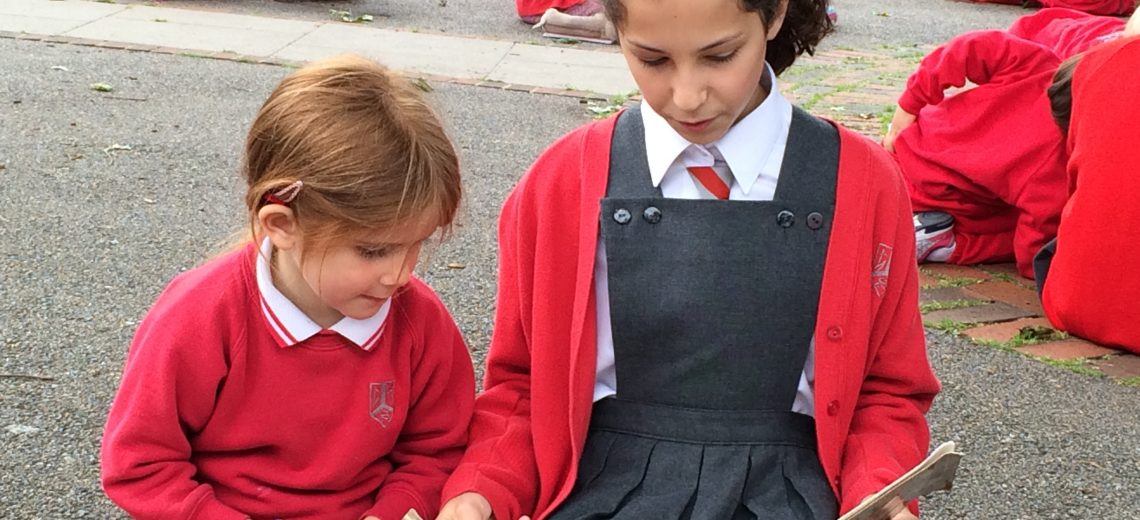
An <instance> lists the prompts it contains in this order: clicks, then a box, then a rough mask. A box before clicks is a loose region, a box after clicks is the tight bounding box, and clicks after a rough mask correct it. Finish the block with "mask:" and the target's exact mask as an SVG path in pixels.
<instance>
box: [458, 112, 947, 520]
mask: <svg viewBox="0 0 1140 520" xmlns="http://www.w3.org/2000/svg"><path fill="white" fill-rule="evenodd" d="M615 120H616V118H610V119H608V120H605V121H601V122H597V123H593V124H591V125H588V126H585V127H583V128H580V129H578V130H576V131H574V132H572V133H571V134H569V135H567V136H565V137H563V138H562V139H561V140H559V141H558V142H556V143H555V144H554V145H552V146H551V147H550V148H549V149H548V150H547V151H546V152H545V153H544V154H543V155H542V156H541V157H540V158H539V159H538V161H537V162H536V163H535V165H534V166H533V167H532V168H531V170H530V171H529V172H528V173H527V174H526V175H525V176H524V177H523V179H522V180H521V181H520V182H519V184H518V186H517V187H516V188H515V189H514V191H513V192H512V193H511V195H510V197H509V198H508V199H507V201H506V203H505V205H504V207H503V213H502V216H501V218H500V221H499V248H500V249H499V262H500V263H499V289H498V300H497V305H496V316H495V331H494V335H493V337H492V339H491V349H490V352H489V354H488V358H487V371H486V380H485V383H484V392H483V394H481V395H480V397H479V398H478V400H477V401H476V411H475V418H474V419H473V421H472V426H471V441H470V444H469V447H468V450H467V453H466V454H465V455H464V457H463V462H462V463H461V464H460V465H459V467H458V468H457V469H456V471H455V473H454V474H453V475H452V477H451V478H450V479H449V480H448V482H447V486H446V487H445V488H444V493H443V495H444V498H445V499H448V498H451V497H455V496H457V495H459V494H460V493H463V492H465V491H476V492H478V493H481V494H482V495H483V496H485V497H487V499H488V500H489V501H490V502H491V505H492V507H493V508H494V511H495V517H496V518H498V519H499V520H516V519H518V518H519V516H520V515H533V516H535V518H536V520H542V519H543V518H545V517H547V516H548V515H549V514H550V513H551V512H552V511H553V510H554V509H555V508H556V507H557V506H558V505H559V504H560V503H561V502H562V501H563V500H565V498H566V497H567V495H568V494H569V493H570V490H571V488H572V486H573V485H574V478H575V476H576V474H577V470H578V469H577V465H578V458H579V457H580V456H581V454H582V448H583V445H584V443H585V441H586V433H587V428H588V426H589V423H590V411H591V406H592V404H593V391H594V378H595V368H596V366H595V365H596V362H597V329H596V322H595V318H596V313H595V309H594V305H595V295H594V281H593V273H594V260H595V253H596V249H597V243H598V222H599V211H600V204H599V201H600V200H601V199H602V197H603V196H604V194H605V191H606V183H607V179H608V177H607V173H608V168H609V153H610V139H611V136H612V135H613V128H614V121H615ZM840 135H841V136H842V137H841V139H842V141H841V144H840V150H841V154H840V172H839V182H838V187H837V195H836V196H837V202H836V208H835V220H834V228H833V231H832V232H831V238H830V245H829V248H830V249H829V252H828V255H827V262H826V266H825V268H824V275H823V286H822V290H821V293H820V304H819V317H818V321H817V323H816V328H815V337H816V339H817V342H816V351H815V356H816V357H815V370H816V380H815V388H814V390H815V409H816V410H817V413H816V417H815V420H816V428H817V435H818V444H819V456H820V460H821V463H822V466H823V468H824V471H825V472H826V473H827V477H828V479H829V481H830V482H831V484H832V486H833V487H832V489H833V490H834V491H835V492H836V495H837V496H838V497H840V500H841V507H842V508H843V509H844V510H847V509H850V508H851V507H853V506H854V505H856V504H857V503H858V502H859V501H860V500H861V499H862V498H864V497H865V496H867V495H868V494H870V493H872V492H875V491H878V490H879V489H881V488H882V487H883V486H884V485H886V484H888V483H889V482H891V481H892V480H893V479H894V478H896V477H898V476H899V475H901V474H902V473H903V472H905V471H906V470H908V469H910V468H911V467H912V466H914V465H915V464H916V463H918V462H919V461H920V460H921V459H922V458H923V457H924V456H925V454H926V450H927V446H928V442H929V434H928V431H927V425H926V420H925V418H924V414H925V413H926V411H927V410H928V409H929V407H930V404H931V401H932V400H933V398H934V395H935V393H937V392H938V388H939V386H938V381H937V380H936V379H935V378H934V375H933V374H932V373H931V370H930V365H929V362H928V360H927V357H926V349H925V340H924V337H923V328H922V321H921V317H920V315H919V312H918V278H917V276H918V274H917V268H916V265H915V263H914V228H913V223H912V219H911V210H910V204H909V203H908V201H907V195H906V188H905V186H904V185H903V182H902V179H901V178H900V177H899V175H898V171H897V168H896V167H895V166H894V164H893V163H892V162H891V160H890V157H889V156H887V155H886V153H885V152H884V151H882V149H881V148H879V147H878V146H876V145H875V144H874V143H872V142H871V141H869V140H867V139H866V138H863V137H861V136H858V135H856V134H854V133H852V132H849V131H847V130H842V131H841V134H840Z"/></svg>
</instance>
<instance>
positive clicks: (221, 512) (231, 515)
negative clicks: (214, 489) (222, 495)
mask: <svg viewBox="0 0 1140 520" xmlns="http://www.w3.org/2000/svg"><path fill="white" fill-rule="evenodd" d="M190 519H191V520H248V519H249V515H247V514H245V513H241V512H238V511H237V510H236V509H233V508H231V507H229V506H227V505H225V504H223V503H221V502H219V501H218V499H216V498H214V497H213V495H212V494H211V495H210V496H208V497H206V498H205V499H203V500H202V502H201V503H200V504H198V507H196V508H194V512H193V513H191V514H190Z"/></svg>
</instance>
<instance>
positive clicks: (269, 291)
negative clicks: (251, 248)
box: [256, 239, 392, 350]
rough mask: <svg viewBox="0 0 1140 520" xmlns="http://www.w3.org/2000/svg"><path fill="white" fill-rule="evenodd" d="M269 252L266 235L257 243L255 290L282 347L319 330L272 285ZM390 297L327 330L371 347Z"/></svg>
mask: <svg viewBox="0 0 1140 520" xmlns="http://www.w3.org/2000/svg"><path fill="white" fill-rule="evenodd" d="M272 254H273V245H272V243H270V242H269V240H268V239H266V240H265V241H264V242H262V243H261V254H259V255H257V261H256V262H257V265H256V271H257V290H258V293H260V295H261V311H262V313H263V314H264V316H265V320H266V321H267V322H268V323H269V328H270V329H271V330H272V331H273V335H274V336H275V337H276V338H277V340H278V342H279V343H280V344H281V346H283V347H291V346H293V345H296V344H297V343H300V342H302V341H305V340H307V339H309V338H311V337H313V336H314V335H316V334H317V333H318V332H320V331H321V326H320V325H317V323H316V322H314V321H313V320H312V319H311V318H309V316H308V315H306V314H305V313H304V312H302V311H301V309H300V308H298V307H297V305H296V304H294V303H293V301H292V300H290V299H289V298H286V297H285V295H284V294H282V293H281V291H279V290H278V289H277V287H276V286H274V285H273V275H272V273H271V272H270V266H269V258H270V257H271V255H272ZM391 306H392V299H391V298H389V299H388V301H386V302H384V305H382V306H380V310H379V311H376V314H373V315H372V316H369V317H368V318H365V319H362V320H357V319H353V318H349V317H348V316H345V317H343V318H341V319H340V321H338V322H336V324H334V325H333V326H332V327H329V330H331V331H333V332H336V333H337V334H340V335H341V336H342V337H344V338H345V339H347V340H349V341H351V342H352V343H353V344H355V345H356V346H358V347H360V348H362V349H364V350H372V347H374V346H376V342H377V341H378V340H379V339H380V336H381V333H383V332H384V324H385V322H386V321H387V318H388V311H389V310H390V309H391Z"/></svg>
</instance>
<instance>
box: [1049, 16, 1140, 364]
mask: <svg viewBox="0 0 1140 520" xmlns="http://www.w3.org/2000/svg"><path fill="white" fill-rule="evenodd" d="M1136 85H1140V37H1133V38H1128V39H1121V40H1117V41H1115V42H1112V43H1109V44H1105V45H1104V46H1102V47H1098V48H1097V49H1095V50H1093V51H1091V52H1090V53H1089V54H1087V55H1085V57H1084V58H1083V59H1082V60H1081V63H1080V64H1079V65H1077V69H1076V70H1075V71H1074V73H1073V115H1072V119H1071V122H1070V126H1069V148H1070V150H1071V151H1072V158H1071V159H1070V160H1069V181H1070V188H1071V189H1072V190H1073V193H1072V196H1071V197H1070V198H1069V202H1068V204H1066V205H1065V211H1064V213H1062V215H1061V227H1060V230H1059V231H1058V233H1057V254H1056V256H1054V258H1053V264H1052V266H1051V267H1050V269H1049V276H1048V278H1046V281H1045V289H1044V293H1043V295H1042V303H1043V304H1044V307H1045V314H1046V315H1047V316H1048V317H1049V321H1051V322H1052V323H1053V324H1054V325H1055V326H1057V327H1058V328H1060V329H1062V330H1065V331H1068V332H1070V333H1073V334H1075V335H1077V336H1081V337H1083V338H1087V339H1090V340H1092V341H1095V342H1097V343H1102V344H1105V345H1111V346H1114V347H1118V348H1123V349H1125V350H1129V351H1131V352H1133V353H1136V354H1140V305H1138V304H1137V303H1136V298H1137V295H1140V273H1138V272H1137V269H1136V265H1135V264H1136V259H1137V258H1140V241H1137V240H1136V236H1137V235H1136V227H1135V226H1136V223H1137V222H1140V204H1137V201H1140V176H1138V175H1137V172H1138V171H1140V146H1137V145H1136V142H1135V141H1136V135H1137V133H1136V128H1137V127H1136V125H1137V122H1138V121H1140V102H1138V101H1137V98H1136V97H1135V96H1131V97H1130V96H1128V95H1124V94H1123V93H1124V92H1128V91H1130V90H1131V91H1135V89H1136Z"/></svg>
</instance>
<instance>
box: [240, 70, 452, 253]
mask: <svg viewBox="0 0 1140 520" xmlns="http://www.w3.org/2000/svg"><path fill="white" fill-rule="evenodd" d="M242 170H243V174H244V176H245V180H246V184H247V187H248V191H247V192H246V196H245V203H246V207H247V208H248V210H249V216H250V230H251V232H252V235H253V236H257V235H258V229H257V221H258V219H257V212H258V210H259V209H260V208H261V206H263V205H264V204H265V201H266V196H267V195H271V194H273V193H275V192H277V191H279V190H281V189H283V188H286V187H288V186H290V185H294V184H295V183H296V182H297V181H301V182H302V183H303V186H302V187H301V188H300V190H299V191H298V192H297V194H296V197H295V198H293V199H292V200H291V201H289V202H288V206H289V207H290V208H291V209H292V210H293V212H294V215H295V217H296V219H297V222H298V225H299V226H300V228H301V233H302V237H303V239H305V240H306V241H312V242H313V243H316V244H328V243H331V242H334V241H336V240H338V239H344V238H347V237H348V236H350V235H352V234H354V233H360V232H362V231H365V230H375V229H378V228H390V227H393V226H397V225H400V224H403V223H407V222H409V221H412V220H415V221H422V220H421V219H430V220H428V221H429V222H431V221H433V220H434V222H435V224H436V225H437V227H439V228H443V230H444V231H445V232H446V231H449V230H450V228H451V224H452V222H453V220H454V219H455V214H456V210H457V209H458V206H459V201H460V197H461V194H462V193H461V191H462V188H461V186H460V179H459V159H458V157H457V156H456V154H455V149H454V147H452V145H451V141H450V140H449V139H448V138H447V135H446V133H445V132H444V130H443V126H442V125H441V124H440V121H439V119H438V117H436V114H435V112H434V111H433V110H432V109H431V107H429V106H428V104H427V103H426V102H425V100H424V99H423V98H422V97H421V96H420V93H419V92H418V91H417V90H416V88H415V87H414V86H412V85H411V84H410V82H408V81H406V80H405V79H403V78H400V77H398V76H396V75H394V74H392V73H391V72H389V71H388V70H386V69H385V68H384V67H382V66H380V65H378V64H376V63H374V62H372V61H369V60H366V59H364V58H361V57H359V56H352V55H346V56H339V57H336V58H331V59H328V60H324V61H319V62H315V63H312V64H310V65H308V66H306V67H304V68H301V69H299V70H297V71H295V72H293V73H292V74H289V75H288V76H287V77H286V78H285V79H283V80H282V81H281V83H280V84H279V85H277V88H275V89H274V90H273V92H272V93H271V94H270V95H269V99H267V100H266V101H265V103H264V104H263V105H262V107H261V110H260V111H259V112H258V114H257V117H256V118H255V119H254V121H253V124H252V125H251V127H250V130H249V137H248V138H247V139H246V144H245V161H244V165H243V168H242Z"/></svg>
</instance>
